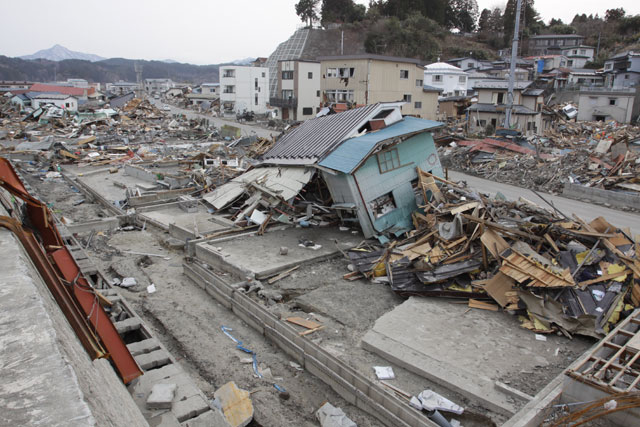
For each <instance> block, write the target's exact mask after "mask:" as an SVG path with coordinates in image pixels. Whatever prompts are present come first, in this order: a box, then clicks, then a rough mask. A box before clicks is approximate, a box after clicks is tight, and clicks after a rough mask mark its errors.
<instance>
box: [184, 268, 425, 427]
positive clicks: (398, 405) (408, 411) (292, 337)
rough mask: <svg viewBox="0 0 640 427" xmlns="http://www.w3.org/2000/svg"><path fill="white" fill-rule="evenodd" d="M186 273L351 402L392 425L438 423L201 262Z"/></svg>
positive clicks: (187, 269)
mask: <svg viewBox="0 0 640 427" xmlns="http://www.w3.org/2000/svg"><path fill="white" fill-rule="evenodd" d="M183 268H184V273H185V274H186V275H187V277H189V278H190V279H191V280H193V281H194V282H195V283H196V284H197V285H198V286H200V287H201V288H202V289H204V290H205V291H206V292H207V293H208V294H209V295H211V296H212V297H213V298H215V299H216V300H217V301H218V302H220V303H221V304H222V305H224V306H225V307H227V308H229V309H231V310H232V311H233V312H234V313H235V314H236V315H237V316H238V317H240V318H241V319H242V320H244V321H245V322H247V323H248V324H249V325H251V326H252V327H253V328H254V329H256V330H257V331H259V332H260V333H261V334H262V335H264V336H265V337H267V338H268V339H269V340H270V341H272V342H273V343H275V344H276V345H277V346H278V347H280V348H281V349H282V350H283V351H284V352H285V353H287V354H288V355H289V356H291V357H292V358H293V359H295V360H296V361H297V362H298V363H299V364H300V365H301V366H303V367H304V368H305V369H306V370H307V371H309V372H310V373H311V374H313V375H315V376H317V377H318V378H319V379H321V380H322V381H323V382H325V383H326V384H327V385H329V386H330V387H331V388H332V389H333V390H335V391H336V392H337V393H338V394H340V396H342V397H343V398H344V399H346V400H347V401H348V402H349V403H351V404H353V405H355V406H357V407H358V408H360V409H362V410H364V411H366V412H367V413H369V414H371V415H373V416H374V417H376V418H377V419H378V420H380V421H381V422H382V423H384V424H385V425H388V426H394V427H395V426H406V427H408V426H412V427H413V426H415V427H418V426H436V424H435V423H433V422H432V421H430V420H429V419H428V418H427V417H426V416H424V415H423V414H421V413H419V412H418V411H416V410H415V409H413V408H411V407H410V406H409V405H408V404H407V403H406V402H405V401H402V400H400V399H399V398H397V397H395V396H394V395H392V394H391V393H390V392H388V391H387V390H385V389H383V388H382V386H380V385H378V384H377V383H374V382H373V381H371V380H369V379H368V378H366V377H365V376H363V375H362V374H360V373H359V372H357V371H356V370H355V369H353V368H351V367H350V366H348V365H346V364H344V363H343V362H341V361H340V360H339V359H337V358H336V357H334V356H332V355H331V354H329V353H328V352H327V351H325V350H324V349H322V348H321V347H320V346H318V345H316V344H314V343H313V342H311V341H310V340H309V339H308V338H305V337H301V336H300V335H298V332H297V331H296V330H295V329H294V328H293V327H291V326H290V325H288V324H286V323H285V322H282V321H280V320H279V319H278V318H276V317H275V316H274V315H272V314H271V313H270V312H269V311H267V310H266V309H265V308H263V307H262V306H261V305H260V304H258V303H256V302H254V301H253V300H251V299H250V298H249V297H247V296H246V295H244V294H242V293H239V292H236V291H235V287H234V286H232V285H229V284H228V283H226V282H225V281H224V280H223V279H222V278H220V277H219V276H217V275H215V274H214V273H213V272H211V271H209V270H206V269H205V268H203V267H202V266H200V265H199V264H198V263H184V264H183Z"/></svg>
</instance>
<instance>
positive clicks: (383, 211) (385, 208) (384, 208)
mask: <svg viewBox="0 0 640 427" xmlns="http://www.w3.org/2000/svg"><path fill="white" fill-rule="evenodd" d="M389 205H391V206H392V207H391V208H390V209H389ZM367 209H368V210H369V212H371V214H372V215H373V217H374V219H379V218H382V217H383V216H385V215H387V214H389V213H391V212H393V211H394V210H396V209H398V204H397V203H396V199H395V197H393V192H392V191H390V192H388V193H385V194H383V195H382V196H378V197H376V198H375V199H373V200H369V201H368V202H367Z"/></svg>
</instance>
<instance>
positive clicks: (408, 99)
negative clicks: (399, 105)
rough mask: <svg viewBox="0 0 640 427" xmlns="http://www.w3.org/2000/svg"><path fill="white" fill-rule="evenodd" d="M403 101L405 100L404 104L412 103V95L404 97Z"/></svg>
mask: <svg viewBox="0 0 640 427" xmlns="http://www.w3.org/2000/svg"><path fill="white" fill-rule="evenodd" d="M402 100H403V101H404V102H411V95H410V94H405V95H404V96H403V97H402Z"/></svg>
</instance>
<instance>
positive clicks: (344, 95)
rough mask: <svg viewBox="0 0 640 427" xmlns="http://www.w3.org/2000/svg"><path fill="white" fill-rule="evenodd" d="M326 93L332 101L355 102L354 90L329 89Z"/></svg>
mask: <svg viewBox="0 0 640 427" xmlns="http://www.w3.org/2000/svg"><path fill="white" fill-rule="evenodd" d="M325 95H326V96H327V101H330V102H344V101H348V102H353V91H352V90H343V89H336V90H327V91H325Z"/></svg>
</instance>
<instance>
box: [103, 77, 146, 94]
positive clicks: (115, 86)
mask: <svg viewBox="0 0 640 427" xmlns="http://www.w3.org/2000/svg"><path fill="white" fill-rule="evenodd" d="M106 87H107V92H111V93H115V94H117V95H122V94H125V93H129V92H137V91H139V90H140V85H139V84H138V83H131V82H123V81H122V80H120V81H118V82H115V83H107V85H106Z"/></svg>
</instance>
